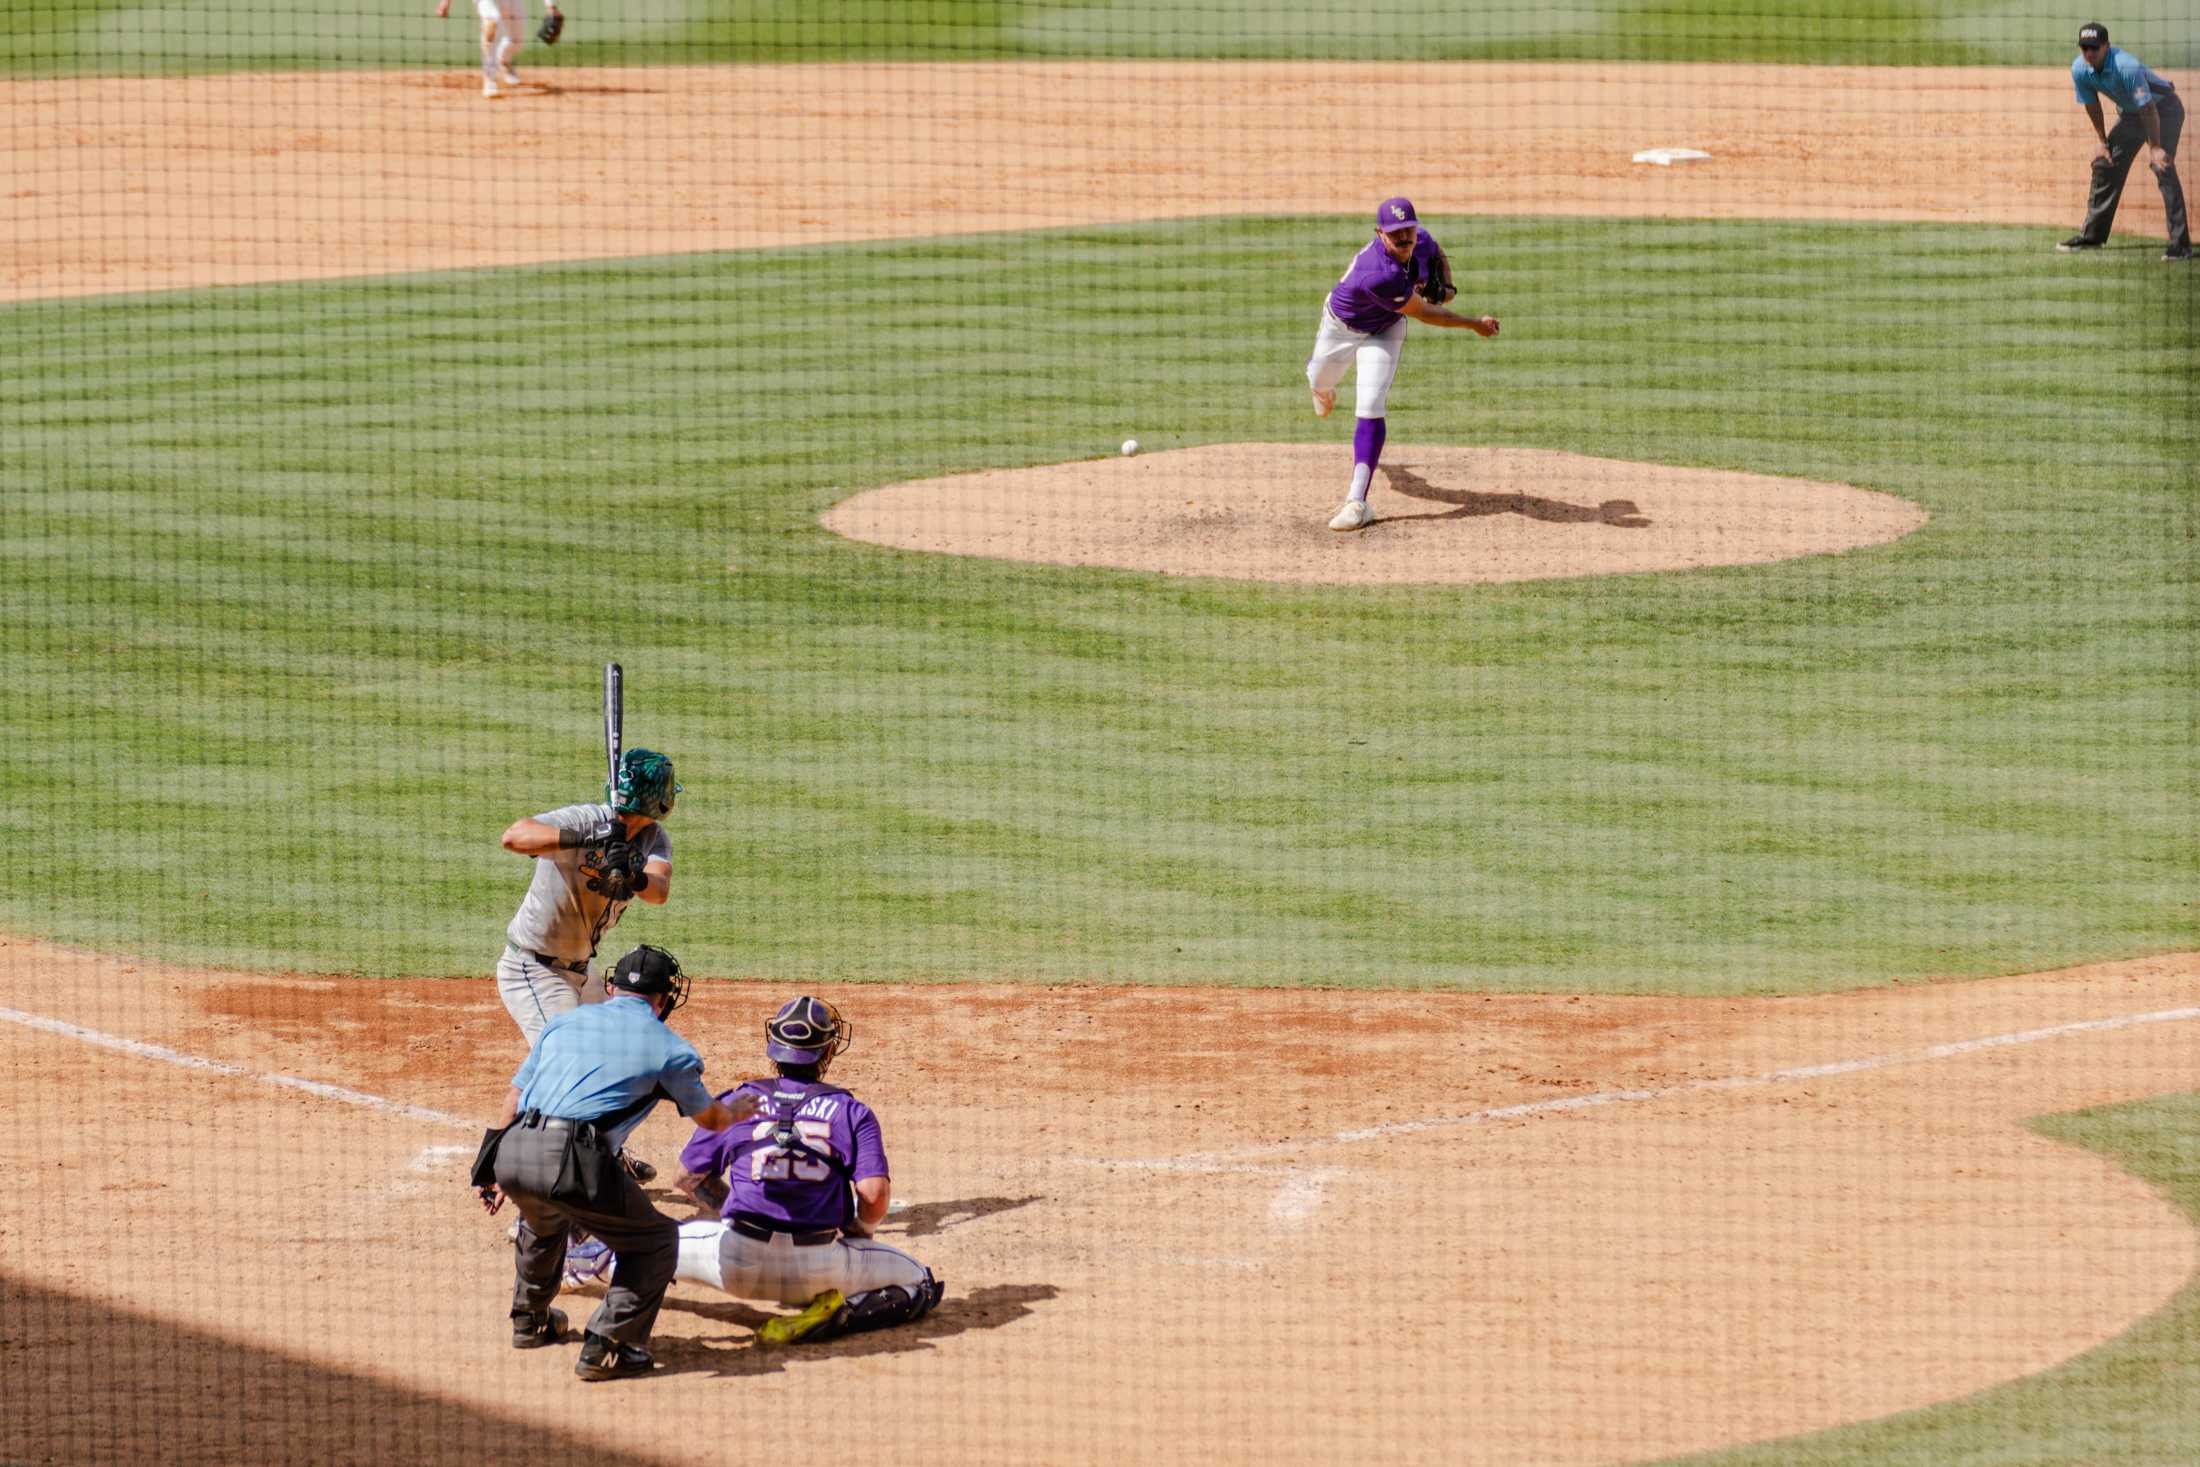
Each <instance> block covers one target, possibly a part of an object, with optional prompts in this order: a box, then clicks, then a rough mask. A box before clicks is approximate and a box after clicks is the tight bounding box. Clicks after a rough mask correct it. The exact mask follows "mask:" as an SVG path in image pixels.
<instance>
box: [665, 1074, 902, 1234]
mask: <svg viewBox="0 0 2200 1467" xmlns="http://www.w3.org/2000/svg"><path fill="white" fill-rule="evenodd" d="M744 1090H746V1091H749V1092H751V1093H753V1094H755V1095H757V1096H758V1097H760V1098H761V1099H762V1100H763V1102H764V1108H763V1109H762V1110H760V1111H759V1112H757V1114H756V1117H755V1119H753V1120H749V1121H740V1122H736V1123H735V1124H733V1125H731V1126H728V1127H726V1129H725V1130H723V1131H704V1130H698V1131H696V1133H695V1137H694V1139H693V1140H691V1141H689V1142H688V1144H687V1147H686V1149H685V1150H683V1151H682V1152H681V1153H680V1165H681V1166H683V1167H685V1168H687V1170H689V1171H691V1172H695V1173H698V1174H701V1175H704V1176H715V1175H718V1174H719V1173H721V1172H723V1173H724V1174H725V1177H726V1181H727V1184H728V1187H727V1194H726V1205H725V1207H724V1209H723V1211H724V1214H725V1216H727V1217H732V1216H733V1215H734V1214H735V1213H737V1212H746V1213H750V1214H753V1215H754V1216H757V1217H760V1218H764V1219H768V1220H769V1221H771V1222H773V1223H776V1224H783V1225H784V1226H785V1227H786V1229H787V1230H788V1231H790V1232H811V1231H816V1230H820V1229H824V1228H837V1227H839V1226H841V1225H842V1224H843V1223H845V1222H846V1221H847V1220H848V1217H849V1215H850V1208H851V1207H852V1205H853V1204H851V1203H850V1202H849V1200H848V1187H849V1184H850V1183H852V1182H860V1181H862V1180H863V1179H864V1178H866V1177H883V1176H886V1175H888V1173H887V1170H886V1147H885V1144H884V1143H883V1142H881V1141H880V1140H879V1133H878V1117H877V1116H875V1115H873V1114H871V1108H870V1107H869V1106H867V1105H865V1104H864V1103H863V1102H862V1101H860V1100H858V1099H856V1098H855V1097H854V1096H853V1095H850V1094H849V1093H848V1092H847V1091H845V1090H842V1089H840V1088H839V1087H838V1086H834V1085H828V1084H825V1083H823V1082H822V1081H819V1082H816V1083H812V1082H808V1081H803V1080H784V1079H782V1080H750V1081H747V1082H745V1083H743V1084H741V1085H739V1086H737V1087H735V1088H734V1089H732V1090H729V1091H727V1092H726V1093H725V1094H723V1095H721V1096H719V1097H718V1098H719V1099H720V1100H723V1101H725V1102H726V1103H727V1104H729V1105H730V1104H732V1103H733V1099H734V1097H735V1096H737V1095H739V1094H740V1093H741V1092H742V1091H744ZM782 1118H784V1119H791V1120H792V1121H793V1122H794V1131H795V1137H796V1139H797V1140H799V1141H800V1143H801V1144H802V1146H803V1147H806V1148H808V1150H809V1151H811V1152H816V1153H818V1155H816V1156H812V1155H809V1154H807V1153H806V1152H805V1151H801V1150H796V1149H794V1148H790V1147H784V1146H781V1145H780V1144H779V1143H778V1141H777V1140H776V1139H775V1137H774V1134H773V1133H774V1132H775V1131H777V1130H778V1129H779V1120H780V1119H782ZM825 1158H830V1159H831V1161H834V1162H838V1163H839V1165H840V1167H841V1168H845V1169H846V1174H845V1180H843V1176H842V1173H841V1172H840V1171H839V1170H838V1169H836V1168H835V1167H834V1166H833V1165H832V1164H831V1162H829V1161H827V1160H826V1159H825Z"/></svg>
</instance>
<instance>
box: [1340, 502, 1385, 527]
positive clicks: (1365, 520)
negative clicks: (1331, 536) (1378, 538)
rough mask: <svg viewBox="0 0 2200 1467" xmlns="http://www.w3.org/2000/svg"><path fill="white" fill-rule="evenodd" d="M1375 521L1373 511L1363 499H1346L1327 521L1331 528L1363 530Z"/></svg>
mask: <svg viewBox="0 0 2200 1467" xmlns="http://www.w3.org/2000/svg"><path fill="white" fill-rule="evenodd" d="M1374 521H1375V511H1374V510H1372V509H1369V508H1368V507H1367V501H1366V500H1364V499H1347V500H1346V501H1345V502H1344V508H1342V509H1340V510H1338V511H1337V513H1336V515H1335V516H1334V517H1332V518H1331V519H1330V521H1329V528H1330V529H1332V530H1364V529H1366V528H1367V527H1368V526H1369V525H1371V524H1373V523H1374Z"/></svg>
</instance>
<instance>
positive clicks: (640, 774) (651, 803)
mask: <svg viewBox="0 0 2200 1467" xmlns="http://www.w3.org/2000/svg"><path fill="white" fill-rule="evenodd" d="M680 790H681V786H680V785H677V784H675V783H673V779H672V761H671V760H670V759H668V758H666V757H665V756H664V755H662V754H660V753H658V752H657V751H656V750H655V749H629V750H627V751H626V752H625V753H624V754H621V755H620V756H619V777H618V778H617V779H615V780H613V781H612V782H611V787H610V788H609V789H608V790H606V791H605V796H606V798H608V799H609V800H610V802H611V808H612V809H614V810H616V811H618V812H619V813H620V814H621V815H646V816H648V817H649V818H650V819H652V820H662V819H664V818H665V816H667V815H670V814H671V813H672V806H673V802H674V801H675V800H676V799H677V798H678V797H679V794H680Z"/></svg>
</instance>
